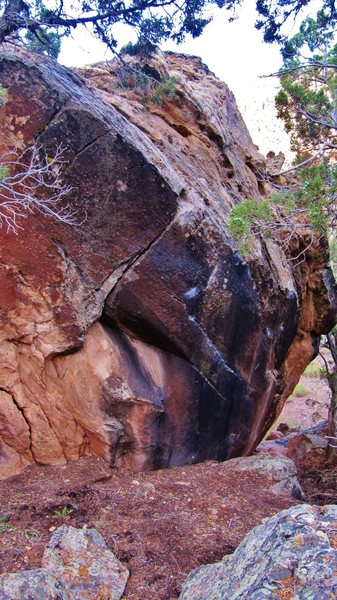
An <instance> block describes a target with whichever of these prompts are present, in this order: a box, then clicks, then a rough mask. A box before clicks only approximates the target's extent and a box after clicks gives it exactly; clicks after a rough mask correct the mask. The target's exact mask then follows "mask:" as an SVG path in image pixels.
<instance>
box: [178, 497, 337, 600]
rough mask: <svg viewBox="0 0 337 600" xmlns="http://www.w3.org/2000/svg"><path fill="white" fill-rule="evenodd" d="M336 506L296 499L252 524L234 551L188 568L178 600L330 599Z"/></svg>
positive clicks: (334, 584) (336, 593)
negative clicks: (294, 503)
mask: <svg viewBox="0 0 337 600" xmlns="http://www.w3.org/2000/svg"><path fill="white" fill-rule="evenodd" d="M336 532H337V506H335V505H330V506H324V507H315V506H310V505H305V504H304V505H300V506H295V507H292V508H289V509H287V510H284V511H282V512H280V513H278V514H276V515H275V516H273V517H272V518H270V519H267V520H266V521H265V522H264V523H263V524H262V525H259V526H258V527H255V528H254V529H253V530H252V531H251V532H250V533H249V534H248V535H247V536H246V537H245V539H244V540H243V541H242V542H241V544H240V545H239V546H238V548H237V549H236V551H235V552H234V553H233V554H232V555H231V556H228V557H225V558H224V559H223V560H222V561H221V562H219V563H217V564H215V565H205V566H202V567H199V568H197V569H195V570H194V571H192V573H191V574H190V575H189V576H188V578H187V579H186V581H185V583H184V585H183V589H182V593H181V595H180V597H179V598H180V600H263V598H266V599H267V598H268V600H279V599H280V598H296V599H298V600H309V599H315V600H316V599H317V600H333V599H335V598H336V597H337V577H336V572H337V533H336Z"/></svg>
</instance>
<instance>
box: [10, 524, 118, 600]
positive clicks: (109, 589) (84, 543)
mask: <svg viewBox="0 0 337 600" xmlns="http://www.w3.org/2000/svg"><path fill="white" fill-rule="evenodd" d="M42 567H43V568H41V569H34V570H31V571H21V572H19V573H10V574H8V575H3V576H2V577H0V599H1V600H60V599H62V600H82V599H83V600H92V599H93V598H102V599H103V598H104V599H106V600H119V599H120V598H121V597H122V595H123V593H124V589H125V586H126V583H127V580H128V577H129V572H128V571H127V569H126V568H125V567H124V566H123V565H122V563H121V562H120V561H119V560H117V559H116V558H115V556H114V555H113V553H112V552H111V551H110V550H109V548H108V547H107V545H106V544H105V542H104V539H103V538H102V536H101V534H100V533H98V531H96V530H95V529H82V530H80V529H75V528H74V527H68V526H66V525H63V526H62V527H59V528H58V529H57V530H56V531H55V532H54V533H53V535H52V537H51V540H50V542H49V544H48V546H47V548H46V549H45V551H44V554H43V558H42Z"/></svg>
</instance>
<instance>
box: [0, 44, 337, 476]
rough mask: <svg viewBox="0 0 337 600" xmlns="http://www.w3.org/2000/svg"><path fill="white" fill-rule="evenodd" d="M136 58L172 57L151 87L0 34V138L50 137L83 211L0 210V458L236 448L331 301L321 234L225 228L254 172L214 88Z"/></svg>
mask: <svg viewBox="0 0 337 600" xmlns="http://www.w3.org/2000/svg"><path fill="white" fill-rule="evenodd" d="M151 69H152V71H151V73H152V74H154V75H156V76H159V75H158V74H165V73H170V74H171V75H175V77H176V96H175V98H174V99H173V100H171V101H169V100H168V99H165V98H164V99H163V103H162V105H161V106H157V105H155V104H153V103H151V102H150V104H148V105H147V106H144V103H142V98H141V96H142V94H141V92H139V90H137V89H134V90H129V89H125V88H123V87H121V86H120V84H118V81H120V79H119V77H118V75H119V74H118V67H117V66H116V65H114V64H105V63H104V64H99V65H96V66H93V67H91V68H88V69H86V70H83V71H82V73H81V75H82V76H80V75H79V74H77V73H75V72H72V71H69V70H67V69H65V68H62V67H60V66H59V65H57V64H55V63H54V62H53V61H52V60H51V59H47V58H44V59H43V63H41V58H40V56H36V55H27V54H25V53H19V54H15V55H14V54H11V51H10V50H8V49H5V50H2V53H1V63H0V81H1V84H2V85H3V86H4V87H6V89H7V90H8V96H7V101H6V103H5V105H4V106H3V107H1V109H0V127H1V132H2V135H1V139H0V146H1V147H0V151H1V152H5V151H6V150H8V149H10V148H12V147H13V146H14V147H15V148H17V151H18V152H21V151H24V150H25V149H26V148H28V147H30V146H31V145H32V144H33V143H36V144H38V145H42V146H43V147H44V148H45V149H46V151H47V152H48V154H49V155H50V156H54V155H55V152H56V149H57V148H58V147H59V146H60V145H61V146H62V147H63V148H64V153H63V160H64V161H66V162H65V164H64V169H63V177H64V181H65V183H67V184H70V185H71V186H72V188H73V191H72V193H71V196H70V197H69V199H68V201H69V203H70V204H71V205H72V207H73V208H75V209H76V210H77V213H78V216H79V222H80V221H81V220H83V218H84V216H85V220H84V222H83V223H82V224H81V225H80V226H77V227H76V226H75V227H74V226H70V225H67V224H64V223H60V222H58V221H53V220H51V219H48V218H47V217H45V216H43V215H41V214H40V213H31V214H29V215H27V219H25V221H24V223H20V224H22V225H24V227H23V229H22V230H20V231H19V235H15V234H14V233H13V232H10V231H9V232H7V231H6V229H5V228H4V227H3V228H2V229H1V237H0V253H1V261H0V270H1V292H0V315H1V330H0V336H1V338H0V342H1V345H0V356H1V370H0V388H1V392H0V393H1V396H0V477H6V476H8V475H11V474H13V473H16V472H19V471H20V470H21V469H22V468H23V467H24V466H25V465H26V464H29V463H31V462H37V463H41V464H63V463H64V462H66V461H67V460H70V459H76V458H78V457H79V456H81V455H83V454H85V453H95V454H97V455H99V456H102V457H104V458H106V459H107V460H110V461H111V462H112V463H113V464H115V465H117V466H119V465H121V466H127V467H130V468H132V469H135V470H138V469H151V468H158V467H165V466H172V465H180V464H184V463H190V462H195V461H201V460H203V459H206V458H215V459H220V460H223V459H226V458H229V457H233V456H239V455H243V454H248V453H249V452H251V451H252V450H253V449H254V448H255V446H256V445H257V443H258V442H259V441H260V439H261V437H262V436H263V434H264V433H265V431H266V430H267V429H268V428H269V426H270V424H271V423H272V421H273V419H274V418H275V416H276V415H277V414H278V412H279V411H280V410H281V408H282V404H283V402H284V400H285V398H286V397H287V395H288V394H289V393H290V392H291V391H292V389H293V387H294V385H295V384H296V383H297V380H298V378H299V376H300V375H301V373H302V371H303V369H304V368H305V366H306V364H307V363H308V362H309V360H311V359H312V357H313V354H314V352H315V349H316V347H317V341H318V338H319V335H320V333H323V332H326V331H328V330H329V329H330V328H331V326H332V324H333V322H334V320H335V313H334V309H333V302H335V300H336V298H335V296H334V294H335V292H334V288H333V281H332V276H331V273H330V271H329V269H328V268H327V257H326V251H325V246H324V243H323V242H320V243H319V244H313V245H312V246H311V247H310V249H309V250H308V252H307V260H306V261H304V262H301V264H300V265H298V266H294V265H295V264H296V261H294V262H293V263H291V264H292V265H293V268H292V270H291V268H290V266H289V263H287V261H286V260H285V257H284V255H283V253H282V251H281V250H280V249H279V248H278V246H277V245H276V244H275V243H274V242H272V241H269V242H268V243H266V244H265V243H262V242H260V241H259V240H257V241H256V245H255V250H254V252H253V253H252V255H251V257H250V258H249V260H247V261H245V260H243V258H242V257H241V256H240V254H239V253H238V252H237V249H236V248H235V244H234V243H233V241H232V240H231V239H230V237H229V235H228V233H227V230H226V218H227V214H228V211H229V210H230V209H231V207H232V206H233V205H234V204H235V203H237V202H239V201H240V199H242V198H247V197H254V198H258V197H260V196H263V195H264V194H266V193H267V191H268V190H267V187H266V185H265V184H264V182H263V173H264V169H265V166H264V159H263V157H262V156H261V155H260V154H259V153H258V152H257V149H256V147H255V146H254V145H253V143H252V141H251V139H250V137H249V134H248V132H247V130H246V128H245V126H244V123H243V121H242V119H241V117H240V114H239V113H238V110H237V107H236V104H235V101H234V98H233V96H232V94H231V92H230V91H229V90H228V88H227V87H226V86H225V85H224V84H222V83H220V82H219V81H218V80H217V79H216V78H215V77H214V76H213V75H212V74H210V73H209V72H208V71H207V69H206V68H205V67H204V66H203V65H202V64H201V63H200V61H199V59H196V58H193V57H190V58H186V57H182V56H179V55H172V54H168V55H165V56H157V57H156V58H155V59H154V61H153V64H152V66H151ZM299 244H301V241H299ZM294 252H295V254H297V253H298V248H295V249H294Z"/></svg>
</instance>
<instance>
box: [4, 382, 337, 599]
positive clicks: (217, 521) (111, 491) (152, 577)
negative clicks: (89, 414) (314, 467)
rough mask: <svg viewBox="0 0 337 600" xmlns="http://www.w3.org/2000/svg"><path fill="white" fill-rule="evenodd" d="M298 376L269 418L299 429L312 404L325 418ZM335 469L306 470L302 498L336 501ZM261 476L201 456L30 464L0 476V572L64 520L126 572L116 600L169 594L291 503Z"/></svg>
mask: <svg viewBox="0 0 337 600" xmlns="http://www.w3.org/2000/svg"><path fill="white" fill-rule="evenodd" d="M308 379H309V381H308V380H306V381H304V382H303V380H302V381H301V383H302V384H303V386H304V387H305V389H307V391H308V393H307V394H306V395H305V396H301V397H296V396H295V397H294V398H292V399H291V401H290V402H289V404H287V405H286V409H285V410H284V411H283V414H282V415H281V416H280V419H279V422H285V421H287V420H288V421H289V422H290V425H291V428H292V429H293V428H294V421H296V419H297V423H295V427H296V428H298V429H304V428H307V427H308V426H310V425H312V424H316V422H317V418H318V417H317V413H319V418H320V419H324V418H326V417H327V408H328V404H329V397H328V396H327V394H328V390H327V388H324V387H323V388H322V386H321V383H322V382H321V380H320V379H318V378H317V377H310V378H308ZM322 390H323V391H322ZM318 398H319V402H318V404H317V402H316V401H317V399H318ZM289 411H290V412H289ZM289 415H290V416H289ZM336 476H337V468H334V469H333V468H325V469H324V470H321V471H319V472H318V471H316V472H312V473H306V474H305V475H304V476H303V478H302V480H301V484H302V486H303V489H304V491H305V493H306V496H307V499H308V501H309V502H312V503H313V504H324V503H332V502H334V503H337V485H336ZM269 485H270V484H268V482H267V481H266V480H265V479H264V477H263V476H261V475H256V474H254V475H252V473H240V477H238V475H237V473H236V474H235V473H234V472H232V471H231V470H230V469H229V468H228V463H226V466H225V465H224V464H221V463H217V462H210V461H209V462H206V463H203V464H199V465H194V466H190V467H180V468H177V469H169V470H165V471H156V472H152V473H137V474H134V473H130V472H129V471H126V470H117V469H113V468H110V467H109V466H108V465H107V464H106V463H105V462H104V461H102V460H100V459H98V458H94V457H84V458H82V459H81V460H79V461H77V462H73V463H70V464H68V465H67V466H65V467H51V466H47V467H38V466H32V467H30V468H28V469H27V470H26V471H25V472H24V473H23V474H21V475H18V476H16V477H13V478H11V479H9V480H6V481H1V482H0V574H1V573H5V572H13V571H18V570H21V569H25V568H34V567H37V566H40V560H41V555H42V553H43V550H44V548H45V546H46V544H47V543H48V540H49V538H50V536H51V532H52V531H54V529H55V528H57V527H59V526H60V525H62V524H64V523H66V524H69V525H73V526H75V527H83V526H87V527H95V528H96V529H98V530H99V531H100V532H101V533H102V535H103V537H104V539H105V541H106V543H107V544H108V546H109V547H110V549H111V550H112V551H113V552H114V553H115V555H116V556H117V557H118V558H119V559H120V560H121V561H122V562H123V563H124V565H125V566H126V567H127V568H128V569H129V571H130V578H129V581H128V585H127V588H126V592H125V595H124V598H125V600H154V599H155V600H173V599H176V598H177V597H178V595H179V592H180V589H181V585H182V582H183V581H184V579H185V578H186V575H187V574H188V573H189V572H190V571H191V570H192V569H193V568H195V567H196V566H198V565H200V564H205V563H209V562H215V561H217V560H220V559H221V558H222V557H223V556H224V555H225V554H228V553H231V552H233V550H234V549H235V548H236V547H237V546H238V544H239V543H240V541H241V540H242V539H243V537H244V536H245V535H246V533H247V532H248V531H249V530H250V529H251V528H252V527H254V526H255V525H257V524H258V523H260V522H261V520H262V519H264V518H266V517H268V516H270V515H272V514H274V513H276V512H278V511H280V510H282V509H283V508H287V507H288V506H290V505H292V504H298V500H295V499H291V498H289V497H282V496H279V497H277V496H276V495H275V494H273V493H272V492H270V491H269V489H268V487H269Z"/></svg>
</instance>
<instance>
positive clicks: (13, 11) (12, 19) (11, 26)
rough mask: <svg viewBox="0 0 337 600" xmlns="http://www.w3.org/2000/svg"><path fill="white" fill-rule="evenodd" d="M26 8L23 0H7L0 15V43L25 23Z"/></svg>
mask: <svg viewBox="0 0 337 600" xmlns="http://www.w3.org/2000/svg"><path fill="white" fill-rule="evenodd" d="M28 10H29V9H28V6H27V4H25V2H23V0H9V2H8V3H7V6H6V8H5V10H4V12H3V14H2V15H1V17H0V43H2V42H5V41H6V38H8V36H9V35H11V33H14V32H15V31H18V30H19V29H21V28H22V27H23V26H24V25H25V23H26V18H27V17H28Z"/></svg>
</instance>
